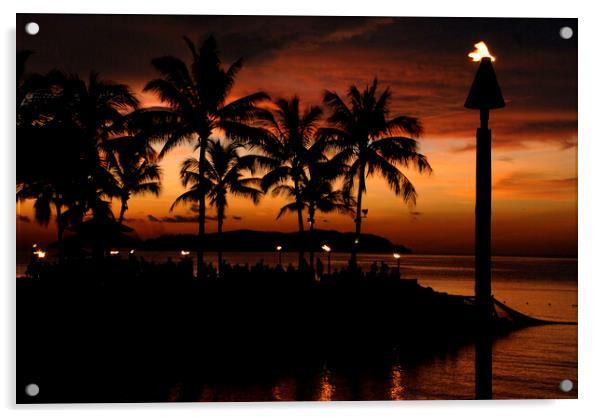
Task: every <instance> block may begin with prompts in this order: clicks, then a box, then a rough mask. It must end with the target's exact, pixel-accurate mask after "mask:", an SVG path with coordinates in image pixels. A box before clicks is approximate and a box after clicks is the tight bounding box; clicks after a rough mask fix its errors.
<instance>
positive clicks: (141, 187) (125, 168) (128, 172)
mask: <svg viewBox="0 0 602 418" xmlns="http://www.w3.org/2000/svg"><path fill="white" fill-rule="evenodd" d="M106 149H108V150H109V156H108V158H109V161H110V162H109V166H110V171H111V173H112V174H113V178H114V180H115V190H114V191H113V193H112V194H113V195H115V196H117V197H118V199H119V200H120V202H121V208H120V210H119V218H118V220H117V223H119V224H120V225H121V224H122V223H123V218H124V216H125V212H126V211H127V209H128V201H129V200H130V198H131V197H132V196H136V195H144V194H147V193H150V194H153V195H155V196H159V193H160V191H161V168H160V167H159V164H158V163H157V155H156V152H155V150H154V149H153V148H152V147H150V146H149V145H148V142H147V141H146V139H145V138H141V137H140V136H135V135H133V136H122V137H119V138H114V139H111V140H110V141H109V144H108V146H107V147H106Z"/></svg>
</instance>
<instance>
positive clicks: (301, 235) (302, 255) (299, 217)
mask: <svg viewBox="0 0 602 418" xmlns="http://www.w3.org/2000/svg"><path fill="white" fill-rule="evenodd" d="M294 183H295V184H294V185H295V195H296V197H295V200H296V202H297V223H298V224H299V267H301V266H302V265H303V262H304V261H305V253H304V250H303V249H304V246H305V245H304V239H305V236H304V232H305V231H304V228H303V202H302V201H301V198H300V197H299V193H300V192H299V182H298V181H297V180H295V182H294Z"/></svg>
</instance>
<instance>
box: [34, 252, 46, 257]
mask: <svg viewBox="0 0 602 418" xmlns="http://www.w3.org/2000/svg"><path fill="white" fill-rule="evenodd" d="M34 254H35V255H36V256H37V257H38V258H40V259H41V258H44V257H46V252H45V251H42V250H37V251H34Z"/></svg>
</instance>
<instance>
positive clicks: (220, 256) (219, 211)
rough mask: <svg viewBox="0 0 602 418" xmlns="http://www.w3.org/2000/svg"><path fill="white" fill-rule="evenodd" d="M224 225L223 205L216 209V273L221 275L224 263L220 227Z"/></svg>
mask: <svg viewBox="0 0 602 418" xmlns="http://www.w3.org/2000/svg"><path fill="white" fill-rule="evenodd" d="M223 225H224V207H223V206H222V207H218V209H217V275H218V276H220V275H221V271H222V266H223V265H224V259H223V251H222V228H223Z"/></svg>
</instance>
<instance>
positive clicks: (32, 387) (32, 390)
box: [25, 383, 40, 397]
mask: <svg viewBox="0 0 602 418" xmlns="http://www.w3.org/2000/svg"><path fill="white" fill-rule="evenodd" d="M25 393H26V394H27V396H32V397H33V396H38V393H40V387H39V386H38V385H36V384H35V383H30V384H29V385H27V386H25Z"/></svg>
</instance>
